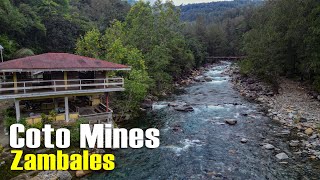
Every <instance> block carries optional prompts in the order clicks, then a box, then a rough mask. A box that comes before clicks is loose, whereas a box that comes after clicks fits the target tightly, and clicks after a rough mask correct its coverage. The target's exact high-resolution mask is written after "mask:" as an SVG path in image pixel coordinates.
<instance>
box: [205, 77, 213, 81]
mask: <svg viewBox="0 0 320 180" xmlns="http://www.w3.org/2000/svg"><path fill="white" fill-rule="evenodd" d="M204 80H205V81H207V82H209V81H212V80H213V79H212V78H211V77H204Z"/></svg>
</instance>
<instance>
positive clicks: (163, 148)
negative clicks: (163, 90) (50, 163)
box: [89, 62, 320, 180]
mask: <svg viewBox="0 0 320 180" xmlns="http://www.w3.org/2000/svg"><path fill="white" fill-rule="evenodd" d="M229 66H230V63H228V62H222V63H219V64H218V65H216V66H214V67H213V68H211V69H209V70H208V71H206V72H204V75H205V76H210V77H211V78H212V81H210V82H199V83H195V84H193V85H191V86H187V87H185V88H184V92H182V93H178V94H176V95H173V96H172V97H171V98H169V99H167V100H166V101H161V102H157V103H156V104H155V105H154V107H153V111H152V112H150V113H148V115H147V116H146V117H144V118H142V119H139V120H137V121H134V122H131V124H130V125H129V126H132V127H140V128H148V127H156V128H159V129H160V132H161V134H160V141H161V144H160V147H159V148H157V149H152V150H151V149H146V148H142V149H121V150H117V151H114V152H113V153H114V154H115V156H116V168H115V170H114V171H111V172H105V173H96V174H93V175H92V176H90V177H89V179H130V180H135V179H257V180H260V179H319V177H320V166H319V163H318V162H310V161H309V160H306V158H304V157H303V156H302V155H297V153H295V152H298V151H299V149H292V148H290V147H289V146H288V143H287V142H288V140H291V139H293V138H296V137H292V134H293V132H291V133H289V131H286V130H283V129H282V127H281V126H280V125H279V124H277V123H276V122H273V121H272V120H270V119H269V118H268V117H266V116H265V115H264V113H263V111H262V108H261V107H260V106H259V105H257V104H255V103H251V102H248V101H247V100H245V99H243V98H242V97H241V96H240V94H239V93H238V92H237V91H235V90H234V89H233V88H232V83H231V82H230V81H229V78H230V77H229V76H228V75H226V73H224V71H225V70H227V69H228V67H229ZM172 101H176V102H186V103H188V104H191V105H192V107H193V108H194V111H193V112H178V111H175V110H174V109H173V108H172V107H168V103H169V102H172ZM225 119H236V120H237V121H238V123H237V124H236V125H235V126H230V125H227V124H225V123H224V122H225ZM242 138H246V139H247V140H248V142H247V143H241V142H240V141H241V139H242ZM261 143H270V144H272V145H274V146H275V147H276V149H274V150H266V149H264V148H263V147H262V146H261ZM281 152H285V153H286V154H287V155H288V156H289V159H287V160H282V161H280V160H277V159H276V157H275V155H276V154H278V153H281Z"/></svg>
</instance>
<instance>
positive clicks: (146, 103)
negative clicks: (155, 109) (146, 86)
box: [141, 99, 153, 109]
mask: <svg viewBox="0 0 320 180" xmlns="http://www.w3.org/2000/svg"><path fill="white" fill-rule="evenodd" d="M152 104H153V101H152V100H151V99H145V100H144V101H143V103H142V104H141V108H142V109H152Z"/></svg>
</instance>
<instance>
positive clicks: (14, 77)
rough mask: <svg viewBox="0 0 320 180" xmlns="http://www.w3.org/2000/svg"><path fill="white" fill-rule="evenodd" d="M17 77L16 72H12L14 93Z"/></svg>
mask: <svg viewBox="0 0 320 180" xmlns="http://www.w3.org/2000/svg"><path fill="white" fill-rule="evenodd" d="M17 82H18V78H17V73H16V72H14V73H13V86H14V93H18V89H17V88H18V83H17Z"/></svg>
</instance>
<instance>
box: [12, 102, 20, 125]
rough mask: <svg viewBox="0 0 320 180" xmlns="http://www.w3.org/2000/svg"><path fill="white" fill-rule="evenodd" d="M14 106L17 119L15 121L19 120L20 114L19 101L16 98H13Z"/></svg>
mask: <svg viewBox="0 0 320 180" xmlns="http://www.w3.org/2000/svg"><path fill="white" fill-rule="evenodd" d="M14 106H15V108H16V119H17V122H19V121H20V119H21V116H20V101H19V100H17V99H14Z"/></svg>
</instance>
